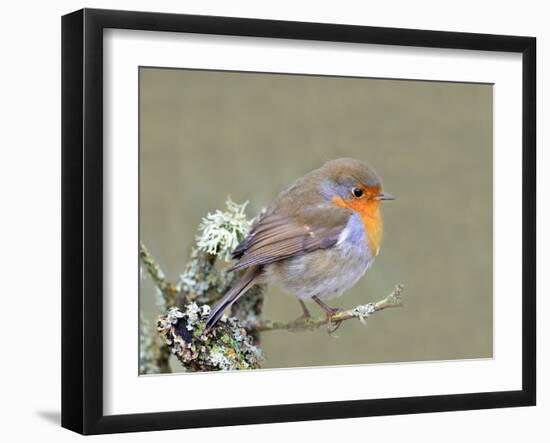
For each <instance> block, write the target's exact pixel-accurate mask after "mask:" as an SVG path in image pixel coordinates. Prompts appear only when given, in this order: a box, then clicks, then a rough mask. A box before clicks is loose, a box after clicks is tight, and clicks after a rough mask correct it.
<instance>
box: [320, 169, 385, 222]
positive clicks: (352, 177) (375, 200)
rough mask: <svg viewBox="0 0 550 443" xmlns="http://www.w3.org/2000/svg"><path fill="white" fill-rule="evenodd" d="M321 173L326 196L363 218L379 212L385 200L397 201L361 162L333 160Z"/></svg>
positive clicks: (323, 193) (322, 188)
mask: <svg viewBox="0 0 550 443" xmlns="http://www.w3.org/2000/svg"><path fill="white" fill-rule="evenodd" d="M321 173H322V176H323V180H322V181H321V193H322V195H323V196H324V197H325V198H326V199H328V200H331V201H332V202H334V203H335V204H336V205H338V206H342V207H345V208H349V209H352V210H354V211H356V212H359V213H360V214H361V215H369V214H370V213H372V212H374V211H376V210H377V209H378V207H379V205H380V202H381V201H382V200H393V199H394V197H393V196H392V195H391V194H388V193H384V192H382V183H381V181H380V178H379V177H378V175H377V174H376V172H374V170H372V169H371V168H370V167H369V166H367V165H366V164H365V163H363V162H361V161H359V160H355V159H352V158H340V159H337V160H331V161H329V162H328V163H325V165H324V166H323V167H322V168H321Z"/></svg>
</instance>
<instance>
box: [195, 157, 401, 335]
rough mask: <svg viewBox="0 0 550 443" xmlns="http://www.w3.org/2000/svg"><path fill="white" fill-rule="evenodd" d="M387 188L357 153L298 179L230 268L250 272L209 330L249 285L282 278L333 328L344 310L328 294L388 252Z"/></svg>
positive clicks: (285, 286) (252, 232) (306, 313)
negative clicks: (383, 208) (384, 245)
mask: <svg viewBox="0 0 550 443" xmlns="http://www.w3.org/2000/svg"><path fill="white" fill-rule="evenodd" d="M393 198H394V197H393V196H391V195H389V194H386V193H383V192H382V184H381V182H380V178H379V177H378V176H377V175H376V173H375V172H374V171H373V170H372V169H371V168H369V167H368V166H367V165H366V164H365V163H363V162H361V161H358V160H354V159H351V158H341V159H337V160H332V161H329V162H327V163H326V164H325V165H323V166H322V167H321V168H319V169H316V170H314V171H312V172H310V173H308V174H306V175H304V176H303V177H301V178H299V179H298V180H296V181H295V182H294V183H292V184H291V185H290V186H289V187H288V188H287V189H285V190H284V191H282V192H281V193H280V194H279V195H277V197H275V199H274V200H273V201H272V202H271V204H270V205H269V207H268V208H267V210H266V211H265V213H264V214H263V215H262V216H261V217H260V219H259V220H258V221H257V222H256V223H255V224H254V226H253V227H252V229H251V230H250V233H249V234H248V236H247V237H246V238H245V239H244V240H243V241H242V242H241V243H240V244H239V245H238V246H237V248H236V249H235V250H234V251H233V255H232V256H233V258H234V259H237V260H238V261H237V262H236V263H235V264H234V265H233V266H232V267H231V268H230V269H229V270H230V271H238V270H244V272H243V273H242V275H241V276H240V278H239V279H238V280H237V281H236V282H235V283H234V284H233V285H232V287H231V288H230V289H229V291H227V293H226V294H225V295H224V296H223V298H222V299H221V300H220V301H219V302H218V303H217V305H216V306H215V307H214V308H213V309H212V311H211V312H210V315H209V317H208V319H207V320H206V333H208V331H210V329H211V328H212V327H213V326H214V325H215V324H216V322H217V321H218V320H219V319H220V318H221V316H222V315H223V312H224V311H225V309H226V308H228V307H230V306H231V305H232V304H233V303H234V302H235V301H236V300H237V299H239V298H240V297H242V296H243V295H244V294H245V293H246V291H248V290H249V289H250V288H251V287H252V286H254V285H256V284H266V283H268V284H269V283H277V284H279V285H280V286H282V288H283V289H284V290H286V292H289V293H290V294H293V295H294V296H296V297H297V298H298V301H299V302H300V305H301V307H302V310H303V315H302V318H303V317H309V316H310V314H309V311H308V309H307V307H306V305H305V304H304V301H305V300H313V301H315V302H316V303H317V304H318V305H319V306H320V307H321V308H322V309H323V310H324V311H325V313H326V315H327V320H328V321H327V327H328V328H329V332H334V331H335V330H336V328H337V327H338V325H334V324H332V322H331V318H332V316H333V315H334V314H335V313H336V312H338V309H337V308H333V307H331V306H329V305H327V304H326V303H325V302H324V300H328V299H331V298H335V297H337V296H339V295H340V294H342V292H344V291H345V290H346V289H349V288H351V287H352V286H353V285H354V284H355V283H356V282H357V281H358V280H359V279H360V278H361V277H362V276H363V274H364V273H365V272H366V271H367V269H368V268H369V267H370V266H371V264H372V263H373V261H374V258H375V257H376V256H377V255H378V253H379V252H380V241H381V238H382V218H381V215H380V203H381V201H382V200H393Z"/></svg>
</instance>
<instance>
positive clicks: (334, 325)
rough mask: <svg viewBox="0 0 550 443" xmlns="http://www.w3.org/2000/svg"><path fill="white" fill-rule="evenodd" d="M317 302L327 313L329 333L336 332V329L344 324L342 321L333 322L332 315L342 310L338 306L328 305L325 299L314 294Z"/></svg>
mask: <svg viewBox="0 0 550 443" xmlns="http://www.w3.org/2000/svg"><path fill="white" fill-rule="evenodd" d="M312 298H313V300H314V301H315V303H317V304H318V305H319V306H321V308H323V311H325V313H326V315H327V331H328V333H329V334H332V333H333V332H336V330H337V329H338V328H339V327H340V325H341V324H342V321H338V322H333V321H332V317H333V315H334V314H336V313H337V312H339V311H340V309H338V308H333V307H332V306H329V305H327V304H326V303H325V302H324V301H322V300H321V299H320V298H319V297H317V296H315V295H314V296H313V297H312Z"/></svg>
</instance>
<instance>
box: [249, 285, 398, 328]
mask: <svg viewBox="0 0 550 443" xmlns="http://www.w3.org/2000/svg"><path fill="white" fill-rule="evenodd" d="M402 292H403V285H402V284H399V285H396V286H395V288H394V289H393V291H392V292H391V293H390V294H389V295H388V296H387V297H386V298H384V299H382V300H380V301H377V302H375V303H367V304H366V305H359V306H357V307H355V308H353V309H349V310H347V311H339V312H337V313H336V314H334V315H333V316H332V317H331V318H330V321H331V323H336V324H337V323H340V322H342V321H345V320H350V319H352V318H357V319H359V320H360V321H361V322H364V321H365V319H366V318H367V317H369V316H370V315H372V314H374V313H375V312H378V311H382V310H384V309H388V308H397V307H401V306H403V301H402V299H401V293H402ZM328 322H329V318H327V317H316V318H303V317H302V318H299V319H298V320H295V321H292V322H284V321H271V320H263V321H260V322H258V323H249V324H248V325H246V329H250V330H253V331H260V332H262V331H275V330H281V329H286V330H288V331H293V332H294V331H303V330H308V329H309V330H311V329H315V328H318V327H319V326H322V325H325V324H327V323H328Z"/></svg>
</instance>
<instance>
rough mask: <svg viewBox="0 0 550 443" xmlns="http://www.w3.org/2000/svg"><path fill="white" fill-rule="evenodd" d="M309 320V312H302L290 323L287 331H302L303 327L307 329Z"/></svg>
mask: <svg viewBox="0 0 550 443" xmlns="http://www.w3.org/2000/svg"><path fill="white" fill-rule="evenodd" d="M309 320H311V315H310V314H309V312H307V313H306V312H304V313H303V314H302V315H300V316H299V317H298V318H297V319H296V320H294V321H293V322H292V323H290V328H289V331H290V332H297V331H303V330H304V329H307V328H308V322H309Z"/></svg>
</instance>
